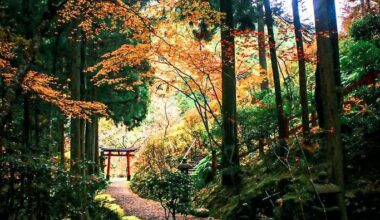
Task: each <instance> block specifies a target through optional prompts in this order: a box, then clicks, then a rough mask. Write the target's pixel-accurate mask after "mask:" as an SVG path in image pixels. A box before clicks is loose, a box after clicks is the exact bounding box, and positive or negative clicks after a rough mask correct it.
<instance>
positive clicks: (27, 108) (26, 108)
mask: <svg viewBox="0 0 380 220" xmlns="http://www.w3.org/2000/svg"><path fill="white" fill-rule="evenodd" d="M23 120H24V121H23V129H24V147H25V149H28V148H30V147H31V144H30V143H31V136H32V134H31V132H32V129H31V128H30V104H29V96H28V94H25V96H24V118H23Z"/></svg>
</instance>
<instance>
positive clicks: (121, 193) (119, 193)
mask: <svg viewBox="0 0 380 220" xmlns="http://www.w3.org/2000/svg"><path fill="white" fill-rule="evenodd" d="M106 193H108V194H110V195H111V196H112V197H114V198H115V199H116V202H117V204H119V205H120V206H121V207H122V208H123V209H124V212H125V215H126V216H136V217H138V218H140V219H142V220H162V219H165V212H164V209H163V208H162V206H161V204H160V203H159V202H155V201H152V200H149V199H144V198H141V197H140V196H139V195H137V194H136V193H134V192H133V191H132V190H131V188H130V186H129V184H128V183H127V182H125V181H123V180H122V179H116V180H114V181H112V183H111V184H110V185H109V186H108V188H107V190H106ZM177 219H183V220H185V219H194V218H192V217H189V216H188V217H184V216H177Z"/></svg>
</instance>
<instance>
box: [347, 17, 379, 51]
mask: <svg viewBox="0 0 380 220" xmlns="http://www.w3.org/2000/svg"><path fill="white" fill-rule="evenodd" d="M349 34H350V36H351V37H352V38H353V39H354V40H368V41H370V40H375V41H376V42H377V45H378V46H380V44H379V43H380V16H379V15H372V14H371V15H367V16H365V17H364V18H362V19H358V20H355V21H354V22H353V23H352V25H351V28H350V33H349Z"/></svg>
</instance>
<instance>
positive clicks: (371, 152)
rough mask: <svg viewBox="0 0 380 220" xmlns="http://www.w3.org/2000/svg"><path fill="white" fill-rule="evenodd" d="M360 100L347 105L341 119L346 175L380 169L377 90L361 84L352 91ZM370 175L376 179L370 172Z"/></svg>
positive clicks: (379, 116) (379, 127)
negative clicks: (346, 111) (379, 157)
mask: <svg viewBox="0 0 380 220" xmlns="http://www.w3.org/2000/svg"><path fill="white" fill-rule="evenodd" d="M354 95H355V98H356V99H358V100H361V101H360V102H357V103H352V104H347V105H350V112H349V113H347V114H345V115H344V116H343V118H342V124H343V125H342V128H343V141H344V143H345V146H346V155H347V156H346V160H347V167H348V169H349V170H350V172H349V173H348V174H349V176H352V177H354V178H355V179H357V176H354V175H359V174H360V175H361V176H363V175H366V174H369V173H372V172H373V173H376V170H379V169H380V166H379V163H378V160H377V156H376V155H378V153H379V152H380V147H379V143H380V137H379V133H380V100H379V97H380V90H379V89H375V88H365V87H362V88H360V89H358V90H357V91H355V92H354ZM370 175H371V176H372V177H371V178H376V176H374V175H373V174H370Z"/></svg>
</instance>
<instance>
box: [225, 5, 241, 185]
mask: <svg viewBox="0 0 380 220" xmlns="http://www.w3.org/2000/svg"><path fill="white" fill-rule="evenodd" d="M220 11H221V12H222V13H223V14H224V16H223V18H222V20H221V45H222V115H223V116H222V117H223V122H222V166H223V167H224V168H225V172H223V174H222V184H223V185H225V186H234V185H235V186H236V185H238V184H239V182H240V179H239V172H238V168H239V166H240V164H239V148H238V141H237V124H236V76H235V38H234V35H233V29H234V20H233V6H232V0H221V1H220Z"/></svg>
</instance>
